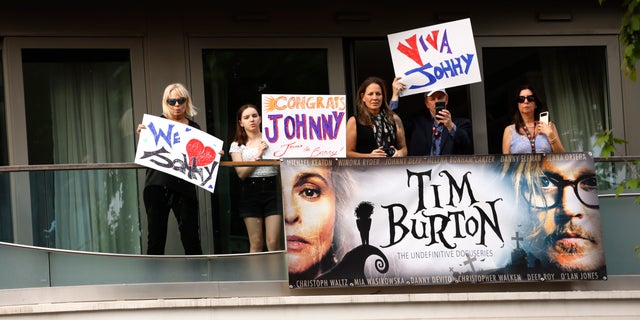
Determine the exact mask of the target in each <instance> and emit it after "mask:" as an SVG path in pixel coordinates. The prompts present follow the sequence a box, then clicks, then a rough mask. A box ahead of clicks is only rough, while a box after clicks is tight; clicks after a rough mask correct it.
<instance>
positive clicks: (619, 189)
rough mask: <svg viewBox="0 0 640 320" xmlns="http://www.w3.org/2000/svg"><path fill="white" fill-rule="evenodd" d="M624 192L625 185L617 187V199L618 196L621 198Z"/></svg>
mask: <svg viewBox="0 0 640 320" xmlns="http://www.w3.org/2000/svg"><path fill="white" fill-rule="evenodd" d="M622 191H624V185H621V184H619V185H618V186H617V187H616V198H617V197H618V196H620V194H621V193H622Z"/></svg>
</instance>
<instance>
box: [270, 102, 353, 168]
mask: <svg viewBox="0 0 640 320" xmlns="http://www.w3.org/2000/svg"><path fill="white" fill-rule="evenodd" d="M346 100H347V99H346V96H344V95H294V94H263V95H262V137H263V139H264V140H265V141H267V143H268V144H269V148H268V149H267V150H266V151H265V153H264V156H263V157H264V158H265V159H280V158H292V157H297V158H335V157H338V158H344V157H346V154H347V150H346V143H347V132H346V131H347V115H346V111H347V104H346Z"/></svg>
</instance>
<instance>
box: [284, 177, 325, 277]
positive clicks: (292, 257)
mask: <svg viewBox="0 0 640 320" xmlns="http://www.w3.org/2000/svg"><path fill="white" fill-rule="evenodd" d="M287 171H290V172H287ZM282 190H283V208H284V219H285V231H286V237H287V256H288V260H289V272H290V273H301V272H305V271H307V270H308V269H309V268H311V267H312V266H314V265H316V264H317V263H318V262H320V260H322V258H323V257H324V255H326V254H327V252H328V251H329V249H330V247H331V244H332V242H333V228H334V223H335V189H334V186H333V183H332V181H331V170H330V168H326V167H302V168H301V167H286V168H284V169H283V172H282Z"/></svg>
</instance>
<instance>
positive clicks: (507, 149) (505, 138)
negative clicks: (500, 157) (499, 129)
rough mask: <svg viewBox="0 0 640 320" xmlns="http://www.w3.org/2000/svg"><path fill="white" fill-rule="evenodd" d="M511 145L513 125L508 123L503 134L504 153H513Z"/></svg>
mask: <svg viewBox="0 0 640 320" xmlns="http://www.w3.org/2000/svg"><path fill="white" fill-rule="evenodd" d="M510 145H511V126H510V125H508V126H507V127H506V128H504V133H503V134H502V153H503V154H509V153H511V150H510Z"/></svg>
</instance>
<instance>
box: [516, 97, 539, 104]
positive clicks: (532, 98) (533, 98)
mask: <svg viewBox="0 0 640 320" xmlns="http://www.w3.org/2000/svg"><path fill="white" fill-rule="evenodd" d="M525 99H526V100H527V101H529V102H534V101H536V97H534V96H526V97H525V96H519V97H518V102H520V103H523V102H524V100H525Z"/></svg>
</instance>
